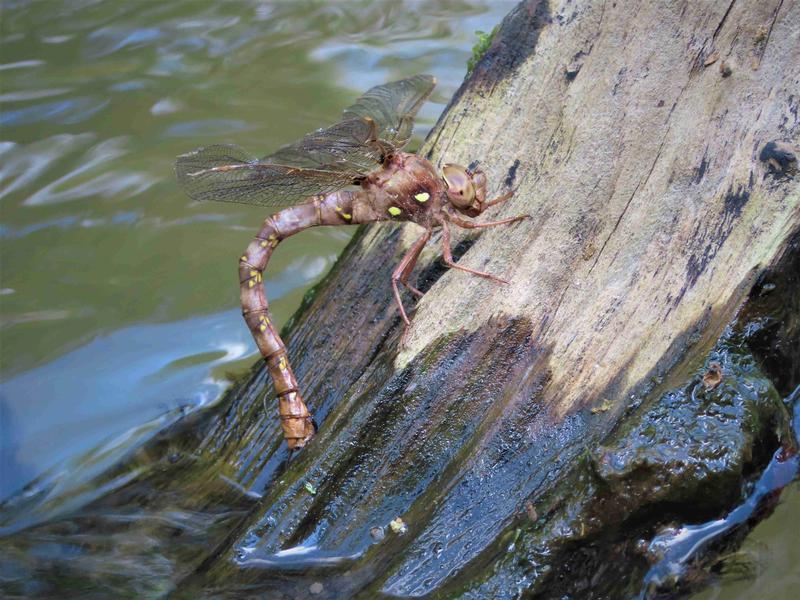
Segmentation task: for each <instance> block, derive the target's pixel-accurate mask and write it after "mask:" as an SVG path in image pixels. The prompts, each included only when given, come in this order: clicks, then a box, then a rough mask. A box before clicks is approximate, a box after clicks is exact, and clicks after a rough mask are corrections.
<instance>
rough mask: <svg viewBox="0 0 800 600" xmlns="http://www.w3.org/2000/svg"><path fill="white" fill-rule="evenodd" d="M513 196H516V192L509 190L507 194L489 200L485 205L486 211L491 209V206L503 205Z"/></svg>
mask: <svg viewBox="0 0 800 600" xmlns="http://www.w3.org/2000/svg"><path fill="white" fill-rule="evenodd" d="M513 195H514V190H509V191H508V192H506V193H505V194H503V195H502V196H498V197H497V198H494V199H492V200H489V201H488V202H485V203H484V204H483V207H484V209H486V208H489V207H490V206H497V205H498V204H502V203H503V202H505V201H506V200H508V199H509V198H511V197H512V196H513Z"/></svg>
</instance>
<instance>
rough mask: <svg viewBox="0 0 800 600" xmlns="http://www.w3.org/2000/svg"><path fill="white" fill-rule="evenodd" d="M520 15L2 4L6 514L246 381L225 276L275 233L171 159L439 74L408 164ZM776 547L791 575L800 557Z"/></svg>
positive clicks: (110, 0)
mask: <svg viewBox="0 0 800 600" xmlns="http://www.w3.org/2000/svg"><path fill="white" fill-rule="evenodd" d="M514 4H515V2H513V1H499V0H485V1H478V0H475V1H457V0H441V1H430V2H422V1H414V0H409V1H407V2H402V1H400V0H391V1H387V2H366V1H362V2H356V1H350V2H338V3H328V2H319V1H305V2H299V1H298V2H261V1H256V0H228V1H226V2H219V1H218V0H172V1H170V2H158V1H156V0H140V1H136V2H132V1H131V2H119V1H118V0H63V1H60V2H59V1H56V0H45V1H24V0H11V1H7V2H4V3H3V4H2V16H1V17H0V52H1V54H0V110H2V115H1V116H0V261H1V262H0V315H2V324H0V380H2V388H1V389H0V501H2V500H3V499H6V498H8V497H10V496H13V495H14V494H15V493H17V492H18V491H19V490H21V489H22V488H23V487H24V486H25V485H26V484H28V483H29V482H31V481H32V480H33V479H35V478H45V479H46V478H52V479H54V480H58V481H60V482H61V484H60V486H61V487H59V486H56V487H55V488H53V489H52V490H51V492H50V493H52V494H59V493H66V491H67V490H65V489H64V486H73V487H75V486H78V485H79V484H80V483H81V482H86V481H89V480H90V479H91V478H92V477H93V476H94V475H96V474H97V473H99V472H101V471H102V470H104V469H106V468H108V466H109V465H111V464H113V463H114V462H115V461H116V460H118V459H119V457H121V456H122V455H124V454H125V453H126V452H128V451H130V450H131V449H132V448H135V447H137V446H139V445H141V444H142V443H143V442H144V441H146V440H147V439H149V438H150V437H151V436H152V435H154V434H155V433H156V432H157V431H158V430H159V429H160V428H161V427H163V426H165V425H166V424H169V423H171V422H174V421H175V420H176V419H179V418H180V417H181V416H183V415H185V414H187V413H188V412H191V411H196V410H202V409H203V408H205V407H208V406H210V405H211V404H213V403H214V402H215V401H216V400H217V399H219V397H220V393H221V391H222V390H223V389H224V387H225V386H226V384H227V381H228V379H227V375H228V374H229V373H235V372H239V371H241V370H243V369H244V368H246V367H247V366H249V365H250V364H252V363H253V362H254V361H255V353H254V345H253V343H252V340H251V338H250V335H249V333H248V331H247V330H246V328H245V326H244V324H243V323H242V321H241V317H240V315H239V309H238V285H237V279H236V277H237V275H236V269H235V267H236V260H237V258H238V256H239V255H240V253H241V252H240V251H241V249H242V248H244V246H245V245H246V244H247V242H248V241H249V239H250V237H251V235H252V234H253V233H255V231H256V229H257V227H258V225H259V223H260V221H261V219H262V218H263V217H264V215H265V213H264V211H262V210H259V209H257V208H252V207H246V206H228V205H223V204H218V205H217V204H197V203H191V202H190V201H189V200H188V199H187V198H186V197H185V196H184V195H183V194H182V193H181V192H180V190H179V189H178V187H177V185H176V184H175V181H174V175H173V172H172V163H173V161H174V157H175V156H176V155H177V154H180V153H183V152H186V151H189V150H191V149H193V148H195V147H197V146H201V145H204V144H209V143H219V142H233V143H237V144H240V145H242V146H243V147H245V148H246V149H248V150H251V151H253V152H254V153H256V154H259V155H264V154H267V153H268V152H270V151H272V150H274V149H275V148H277V147H278V146H279V145H281V144H283V143H287V142H290V141H293V140H295V139H297V138H298V137H300V136H301V135H303V134H304V133H306V132H308V131H310V130H312V129H315V128H317V127H320V126H324V125H326V124H329V123H332V122H334V121H335V120H336V119H337V117H338V115H339V114H340V111H341V109H342V108H344V107H345V106H347V105H348V104H349V103H351V102H352V101H353V100H354V99H355V97H356V96H357V95H358V94H359V93H360V92H362V91H364V90H366V89H367V88H369V87H370V86H372V85H375V84H378V83H382V82H385V81H389V80H392V79H398V78H402V77H406V76H409V75H412V74H415V73H422V72H427V73H432V74H434V75H435V76H436V77H437V78H438V79H439V85H438V87H437V90H436V91H435V93H434V95H433V97H432V98H431V101H430V102H429V103H428V104H427V105H426V106H425V107H424V108H423V110H422V112H421V114H420V116H419V119H418V126H417V129H416V132H417V137H416V138H415V141H412V146H414V145H415V144H417V143H418V141H419V139H421V137H423V136H424V135H425V134H426V133H427V131H428V130H429V129H430V127H431V126H432V125H433V123H434V122H435V120H436V118H437V117H438V115H439V113H440V112H441V110H442V109H443V108H444V105H445V103H446V102H447V100H448V99H449V98H450V96H451V95H452V93H453V92H454V91H455V89H456V88H457V87H458V85H459V84H460V82H461V80H462V78H463V76H464V74H465V70H466V63H467V60H468V58H469V56H470V53H471V48H472V46H473V44H474V43H475V42H476V36H475V33H474V32H475V31H476V30H484V31H489V30H491V28H492V27H493V26H494V25H495V24H496V23H498V22H499V21H500V19H501V18H502V17H503V16H504V15H505V14H506V13H507V12H508V11H509V10H510V9H511V8H512V7H513V5H514ZM350 233H351V232H350V231H348V230H347V229H342V228H338V229H319V230H311V231H308V232H306V233H304V234H301V235H299V236H297V237H296V238H293V239H292V240H291V241H290V242H287V243H285V244H283V245H282V246H281V247H280V248H279V249H278V251H277V252H276V254H275V255H274V257H273V260H272V261H271V262H270V267H269V270H268V271H267V274H266V284H267V286H268V289H269V297H270V300H271V308H272V311H273V314H274V317H275V319H276V321H277V322H278V324H279V325H280V324H282V323H284V322H285V321H286V319H287V318H288V317H289V316H290V315H291V314H292V313H293V312H294V310H295V309H296V308H297V306H298V305H299V302H300V299H301V297H302V295H303V294H304V292H305V291H306V290H307V289H308V287H309V286H310V285H313V283H315V282H316V281H318V280H319V279H320V277H321V276H322V275H323V274H324V273H325V272H326V271H327V269H328V268H329V267H330V265H331V264H332V262H333V261H334V260H335V257H336V256H337V254H338V252H339V251H340V250H341V249H342V248H343V247H344V245H345V244H346V242H347V240H348V239H349V235H350ZM98 493H99V491H98ZM796 496H797V495H796V493H795V494H794V495H793V496H792V497H793V498H794V499H793V500H792V502H794V503H795V504H796ZM81 498H82V501H84V502H85V501H87V500H88V498H86V497H83V496H81ZM780 514H781V513H780V512H779V513H778V516H776V517H774V518H773V519H778V518H781V517H780ZM783 514H784V516H783V517H782V518H783V519H787V520H788V519H790V518H791V517H790V515H789V513H786V512H784V513H783ZM44 518H46V516H45V517H44ZM770 522H771V521H768V523H770ZM774 531H775V533H774V535H773V536H771V537H770V535H768V536H767V537H768V538H769V539H770V540H772V541H773V542H774V543H777V544H778V546H777V548H778V550H777V551H776V552H777V553H779V554H780V553H781V552H782V550H781V549H782V548H784V546H785V547H788V546H789V545H791V543H792V539H791V538H789V539H787V538H786V536H785V535H784V536H783V537H781V535H780V533H781V528H780V527H775V528H774ZM795 564H796V563H795ZM769 582H772V584H773V585H774V582H775V580H774V577H773V576H770V577H769V578H767V583H769ZM794 582H795V583H796V578H795V579H794ZM791 583H792V582H791V581H789V583H787V585H791ZM765 585H767V584H766V583H765ZM763 589H770V590H773V588H766V587H765V588H763ZM786 589H788V588H786ZM753 593H755V592H753ZM715 597H723V596H715ZM731 597H736V596H731ZM772 597H779V596H778V595H774V596H772ZM787 597H788V596H787Z"/></svg>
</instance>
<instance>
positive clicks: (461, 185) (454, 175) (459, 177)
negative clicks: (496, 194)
mask: <svg viewBox="0 0 800 600" xmlns="http://www.w3.org/2000/svg"><path fill="white" fill-rule="evenodd" d="M442 176H443V177H444V180H445V183H447V195H448V196H449V198H450V202H452V203H453V204H455V205H456V206H458V207H461V208H467V207H469V206H470V205H471V204H472V201H473V200H474V199H475V186H474V185H473V183H472V177H471V176H470V174H469V172H468V171H467V170H466V169H465V168H464V167H462V166H460V165H453V164H446V165H445V166H444V167H442Z"/></svg>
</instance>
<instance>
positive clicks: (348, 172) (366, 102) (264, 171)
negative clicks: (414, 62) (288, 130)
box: [175, 75, 436, 206]
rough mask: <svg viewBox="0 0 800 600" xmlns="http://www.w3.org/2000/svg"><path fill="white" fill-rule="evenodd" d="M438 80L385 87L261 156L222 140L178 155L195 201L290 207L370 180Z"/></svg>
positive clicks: (407, 133) (181, 177)
mask: <svg viewBox="0 0 800 600" xmlns="http://www.w3.org/2000/svg"><path fill="white" fill-rule="evenodd" d="M434 85H436V80H435V79H434V78H433V77H432V76H430V75H417V76H415V77H411V78H409V79H404V80H402V81H395V82H393V83H387V84H385V85H379V86H377V87H374V88H372V89H371V90H369V91H368V92H366V93H365V94H364V95H363V96H361V98H359V99H358V101H356V103H355V104H354V105H353V106H351V107H350V108H348V109H346V110H345V111H344V116H343V120H342V121H341V122H339V123H337V124H336V125H333V126H331V127H328V128H327V129H318V130H317V131H314V132H312V133H309V134H308V135H306V136H305V137H303V139H301V140H300V141H298V142H295V143H293V144H289V145H287V146H284V147H282V148H280V149H279V150H278V151H277V152H274V153H273V154H270V155H269V156H266V157H264V158H262V159H260V160H259V159H257V158H255V157H254V156H252V155H250V154H249V153H247V152H245V151H244V150H242V149H241V148H239V147H238V146H233V145H215V146H207V147H205V148H199V149H197V150H195V151H194V152H190V153H188V154H184V155H182V156H179V157H178V160H177V162H176V163H175V172H176V174H177V176H178V181H179V182H180V183H181V185H182V186H183V188H184V190H185V191H186V193H187V194H188V195H189V197H190V198H192V199H193V200H216V201H221V202H238V203H242V204H256V205H259V206H287V205H291V204H296V203H297V202H300V201H302V200H307V199H308V198H309V197H311V196H314V195H317V194H327V193H330V192H333V191H336V190H338V189H341V188H343V187H345V186H348V185H351V184H353V183H357V182H358V181H360V180H362V179H363V178H364V177H365V176H366V175H367V174H368V173H369V172H370V171H373V170H375V169H376V168H377V167H378V166H379V165H380V163H381V160H382V159H383V157H384V156H385V155H386V153H387V152H389V151H394V150H399V149H401V148H402V147H403V146H404V145H405V144H406V142H408V139H409V138H410V137H411V130H412V128H413V125H414V116H415V115H416V114H417V111H418V110H419V108H420V106H422V103H423V102H424V101H425V99H426V98H427V97H428V96H429V95H430V93H431V91H432V90H433V87H434Z"/></svg>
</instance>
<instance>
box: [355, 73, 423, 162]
mask: <svg viewBox="0 0 800 600" xmlns="http://www.w3.org/2000/svg"><path fill="white" fill-rule="evenodd" d="M435 86H436V78H435V77H433V76H432V75H415V76H414V77H409V78H408V79H402V80H400V81H393V82H391V83H386V84H384V85H379V86H376V87H374V88H372V89H370V90H368V91H367V92H366V93H364V95H363V96H361V97H360V98H359V99H358V100H357V101H356V103H355V104H353V106H351V107H349V108H346V109H345V111H344V118H345V119H354V118H358V117H367V118H369V119H372V120H373V121H375V123H376V125H377V130H378V137H379V138H380V139H381V140H383V141H385V142H388V143H390V144H391V145H392V146H393V147H394V148H395V150H400V149H401V148H402V147H403V146H405V145H406V143H407V142H408V140H409V139H410V138H411V130H412V129H413V127H414V117H415V116H416V114H417V112H418V111H419V109H420V107H421V106H422V105H423V104H424V102H425V100H427V98H428V96H430V95H431V92H432V91H433V88H434V87H435Z"/></svg>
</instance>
